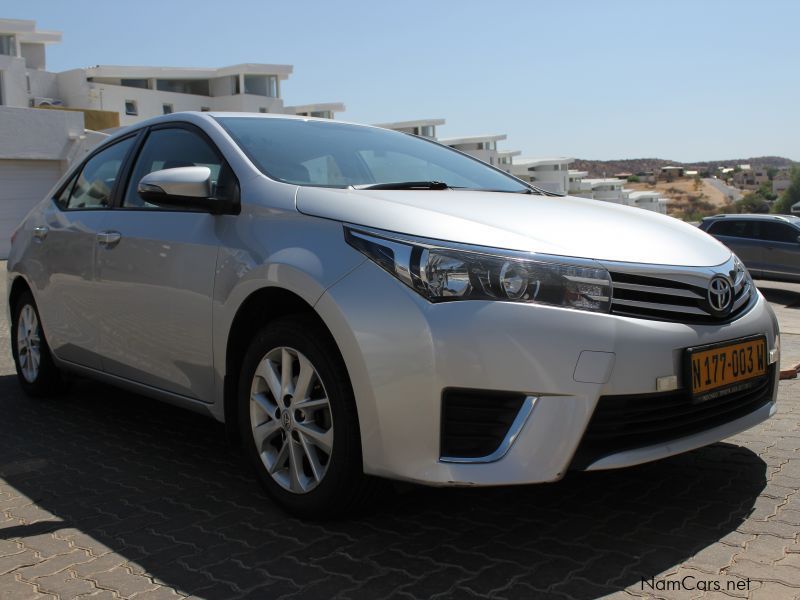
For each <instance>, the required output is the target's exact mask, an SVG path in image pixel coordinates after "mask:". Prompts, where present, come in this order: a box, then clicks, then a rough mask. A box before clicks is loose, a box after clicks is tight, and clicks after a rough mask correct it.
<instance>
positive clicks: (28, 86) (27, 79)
mask: <svg viewBox="0 0 800 600" xmlns="http://www.w3.org/2000/svg"><path fill="white" fill-rule="evenodd" d="M25 89H27V90H28V93H29V94H30V93H31V76H30V75H28V74H27V73H26V74H25Z"/></svg>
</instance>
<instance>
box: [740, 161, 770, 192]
mask: <svg viewBox="0 0 800 600" xmlns="http://www.w3.org/2000/svg"><path fill="white" fill-rule="evenodd" d="M740 166H746V167H747V169H742V170H740V171H736V172H735V173H734V174H733V182H734V183H735V184H736V185H737V186H738V187H740V188H742V189H745V190H757V189H758V188H759V187H761V185H762V184H764V183H769V173H768V172H767V169H766V167H755V168H751V167H750V165H740Z"/></svg>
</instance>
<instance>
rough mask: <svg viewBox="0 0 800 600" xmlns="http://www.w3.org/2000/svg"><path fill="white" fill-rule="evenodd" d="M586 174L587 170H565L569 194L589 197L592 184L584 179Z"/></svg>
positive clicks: (587, 174)
mask: <svg viewBox="0 0 800 600" xmlns="http://www.w3.org/2000/svg"><path fill="white" fill-rule="evenodd" d="M588 176H589V172H588V171H577V170H575V169H570V170H569V171H567V186H568V187H567V193H568V194H569V195H570V196H580V197H582V198H591V197H592V184H591V183H589V182H588V181H584V180H585V179H586V177H588Z"/></svg>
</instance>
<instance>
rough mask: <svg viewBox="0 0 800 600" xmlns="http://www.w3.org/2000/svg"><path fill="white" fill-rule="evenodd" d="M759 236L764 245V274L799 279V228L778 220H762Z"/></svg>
mask: <svg viewBox="0 0 800 600" xmlns="http://www.w3.org/2000/svg"><path fill="white" fill-rule="evenodd" d="M759 237H760V238H761V240H762V244H763V247H764V264H763V266H762V271H763V274H764V276H765V277H786V278H789V279H797V280H800V242H798V237H800V229H797V228H795V227H793V226H792V225H789V224H788V223H782V222H780V221H762V222H760V223H759Z"/></svg>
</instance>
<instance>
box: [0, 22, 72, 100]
mask: <svg viewBox="0 0 800 600" xmlns="http://www.w3.org/2000/svg"><path fill="white" fill-rule="evenodd" d="M60 41H61V33H59V32H57V31H39V30H37V29H36V22H35V21H23V20H18V19H0V105H4V106H21V107H22V106H30V105H31V101H32V100H33V99H35V98H46V97H49V96H50V95H51V94H52V93H53V91H54V90H55V89H56V81H55V80H56V75H55V73H49V72H48V71H46V70H45V68H46V66H47V65H46V47H47V45H48V44H55V43H58V42H60Z"/></svg>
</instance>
